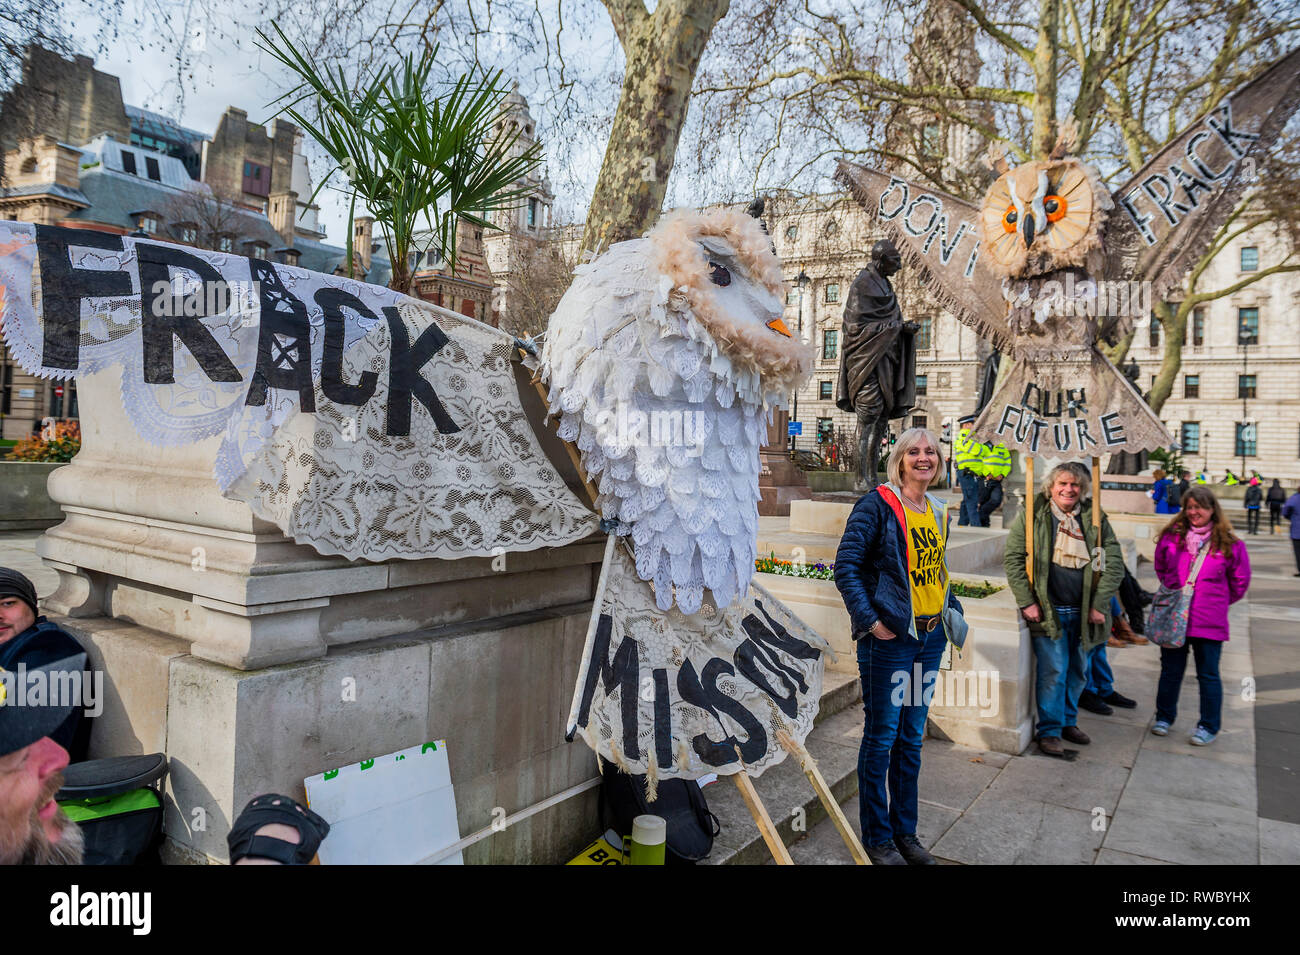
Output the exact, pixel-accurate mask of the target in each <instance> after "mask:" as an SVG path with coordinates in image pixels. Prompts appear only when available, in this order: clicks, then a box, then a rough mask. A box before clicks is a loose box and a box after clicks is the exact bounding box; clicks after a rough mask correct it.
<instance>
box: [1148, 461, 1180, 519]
mask: <svg viewBox="0 0 1300 955" xmlns="http://www.w3.org/2000/svg"><path fill="white" fill-rule="evenodd" d="M1152 476H1153V477H1154V478H1155V482H1154V483H1153V484H1152V485H1151V499H1152V500H1153V501H1155V502H1156V513H1157V514H1170V513H1173V512H1172V511H1170V509H1169V496H1168V493H1169V485H1171V484H1173V483H1174V482H1173V481H1172V480H1170V479H1169V477H1168V476H1167V475H1166V474H1165V472H1164V469H1163V468H1156V469H1155V471H1154V472H1152Z"/></svg>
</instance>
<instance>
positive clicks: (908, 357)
mask: <svg viewBox="0 0 1300 955" xmlns="http://www.w3.org/2000/svg"><path fill="white" fill-rule="evenodd" d="M902 265H903V260H902V257H901V256H900V255H899V254H898V249H897V248H895V247H894V243H893V242H891V241H889V240H888V239H881V240H880V241H879V242H877V243H876V244H875V245H874V246H872V248H871V264H870V265H868V266H867V267H866V268H865V269H863V270H862V271H861V272H859V273H858V277H857V278H856V279H854V280H853V286H852V288H850V289H849V297H848V300H847V301H846V302H845V304H844V326H843V330H842V332H841V333H840V338H841V346H840V380H839V388H838V391H837V393H836V396H835V405H836V407H838V408H839V409H840V410H841V411H853V412H855V413H856V414H857V416H858V424H859V426H860V428H861V438H860V443H859V454H858V480H857V483H856V485H855V489H856V490H858V491H869V490H871V489H872V488H874V487H875V486H876V485H877V484H878V483H879V481H878V480H877V477H876V472H877V459H878V456H879V454H880V445H881V442H883V441H884V439H885V436H886V435H887V434H888V432H889V421H890V419H891V418H901V417H903V416H904V415H905V414H907V413H908V412H909V411H911V410H912V406H913V404H914V403H915V401H916V344H915V335H916V330H917V329H918V328H919V327H920V326H918V325H917V324H916V323H915V322H905V321H903V312H902V309H900V308H899V307H898V297H897V296H896V295H895V294H894V287H893V286H892V285H890V284H889V276H891V275H893V274H895V273H896V272H897V271H898V270H899V269H900V268H902Z"/></svg>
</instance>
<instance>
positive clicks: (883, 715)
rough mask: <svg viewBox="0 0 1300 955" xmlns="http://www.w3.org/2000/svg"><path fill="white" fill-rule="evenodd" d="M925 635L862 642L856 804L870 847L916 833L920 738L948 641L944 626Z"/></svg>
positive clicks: (859, 647) (923, 730)
mask: <svg viewBox="0 0 1300 955" xmlns="http://www.w3.org/2000/svg"><path fill="white" fill-rule="evenodd" d="M921 637H922V639H921V640H913V639H912V638H911V637H909V636H907V635H906V634H902V635H900V636H897V637H895V638H894V639H893V640H880V639H877V638H876V637H873V636H870V635H867V636H864V637H863V638H862V639H861V640H859V641H858V672H859V673H860V674H861V675H862V709H863V711H864V713H865V721H864V725H863V729H862V747H861V749H859V750H858V805H859V815H860V817H861V821H862V841H863V843H864V844H865V845H868V846H878V845H880V844H881V843H883V842H889V841H890V840H891V839H892V838H893V837H894V836H910V835H915V834H916V813H917V808H916V800H917V778H918V777H919V776H920V775H921V738H922V737H923V736H924V735H925V715H926V713H927V712H928V711H929V709H930V697H931V695H932V694H933V687H934V684H935V683H936V682H937V681H938V679H939V659H940V658H941V657H942V656H943V646H944V643H945V642H946V638H945V637H944V633H943V627H942V626H938V627H936V628H935V629H934V630H931V631H930V632H929V633H924V634H921ZM917 666H919V667H920V681H919V685H918V682H917V679H916V677H917V674H916V671H915V669H914V668H915V667H917Z"/></svg>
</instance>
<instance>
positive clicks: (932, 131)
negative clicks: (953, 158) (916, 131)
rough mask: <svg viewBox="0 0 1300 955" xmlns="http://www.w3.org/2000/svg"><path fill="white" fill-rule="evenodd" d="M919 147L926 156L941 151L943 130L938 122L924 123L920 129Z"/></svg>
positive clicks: (936, 154)
mask: <svg viewBox="0 0 1300 955" xmlns="http://www.w3.org/2000/svg"><path fill="white" fill-rule="evenodd" d="M921 149H922V151H924V153H925V154H926V155H927V156H938V155H941V154H942V153H943V131H942V130H940V129H939V124H938V123H926V124H925V127H924V128H923V129H922V130H921Z"/></svg>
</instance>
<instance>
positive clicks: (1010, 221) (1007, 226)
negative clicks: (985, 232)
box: [1002, 206, 1020, 233]
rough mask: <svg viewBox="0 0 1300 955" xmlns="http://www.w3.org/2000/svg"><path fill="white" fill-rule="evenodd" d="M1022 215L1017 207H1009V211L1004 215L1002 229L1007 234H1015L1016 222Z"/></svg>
mask: <svg viewBox="0 0 1300 955" xmlns="http://www.w3.org/2000/svg"><path fill="white" fill-rule="evenodd" d="M1019 218H1020V215H1019V214H1018V213H1017V212H1016V207H1015V206H1007V211H1006V212H1005V213H1003V214H1002V228H1003V230H1004V231H1006V232H1012V233H1014V232H1015V231H1016V220H1017V219H1019Z"/></svg>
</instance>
